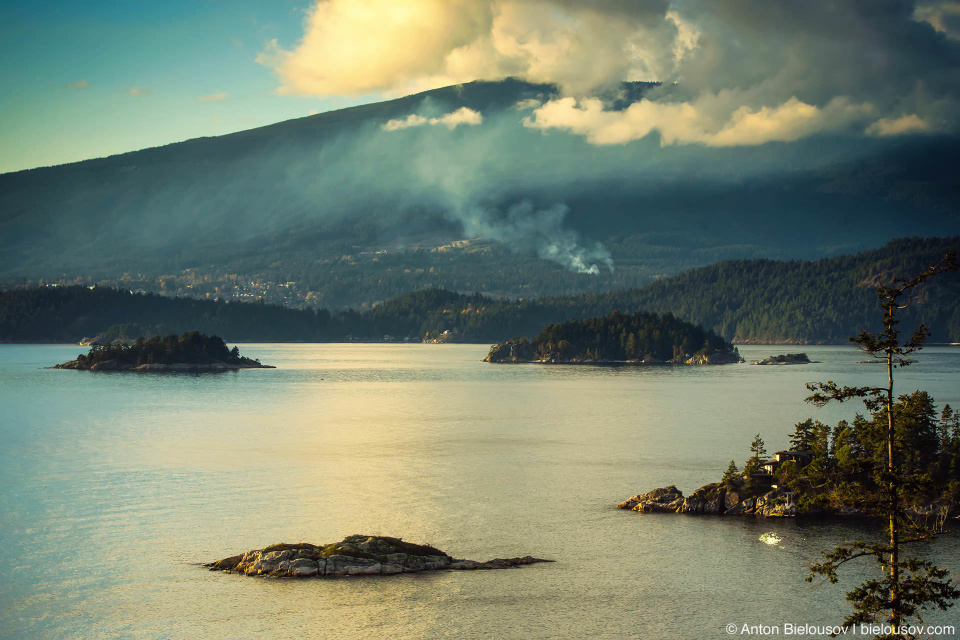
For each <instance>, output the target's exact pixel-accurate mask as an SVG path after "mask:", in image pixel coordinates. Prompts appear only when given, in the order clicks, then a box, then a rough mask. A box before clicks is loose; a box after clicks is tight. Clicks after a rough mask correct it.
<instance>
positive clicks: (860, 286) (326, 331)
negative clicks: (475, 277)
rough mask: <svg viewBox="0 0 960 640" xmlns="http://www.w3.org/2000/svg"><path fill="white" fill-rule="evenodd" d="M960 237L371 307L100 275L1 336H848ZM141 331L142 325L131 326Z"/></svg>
mask: <svg viewBox="0 0 960 640" xmlns="http://www.w3.org/2000/svg"><path fill="white" fill-rule="evenodd" d="M948 251H960V238H958V237H954V238H948V239H941V238H933V239H920V238H910V239H902V240H896V241H893V242H890V243H889V244H887V245H886V246H885V247H883V248H881V249H877V250H873V251H868V252H863V253H860V254H857V255H855V256H840V257H836V258H827V259H824V260H817V261H813V262H800V261H792V262H778V261H772V260H734V261H727V262H720V263H717V264H714V265H711V266H708V267H703V268H699V269H694V270H691V271H688V272H686V273H683V274H681V275H678V276H675V277H671V278H665V279H663V280H661V281H659V282H657V283H654V284H652V285H649V286H647V287H643V288H640V289H628V290H624V291H615V292H610V293H600V294H582V295H571V296H560V297H552V298H540V299H538V300H519V301H512V300H498V299H492V298H488V297H486V296H482V295H479V294H474V295H464V294H459V293H455V292H451V291H444V290H439V289H427V290H423V291H417V292H414V293H411V294H407V295H404V296H400V297H398V298H394V299H391V300H388V301H386V302H383V303H381V304H379V305H377V306H376V307H374V308H373V309H372V310H370V311H364V312H360V311H349V310H348V311H341V312H336V313H330V312H329V311H326V310H319V311H314V310H294V309H289V308H286V307H281V306H275V305H269V304H257V303H227V302H221V301H216V300H195V299H187V298H167V297H161V296H158V295H152V294H131V293H128V292H126V291H118V290H114V289H106V288H100V287H96V288H93V289H88V288H86V287H62V288H61V287H56V288H54V287H47V288H40V289H29V290H12V291H7V292H5V293H3V294H2V295H0V341H5V342H76V341H77V340H79V339H80V338H82V337H87V336H90V337H92V336H96V335H98V334H101V333H103V332H105V331H107V330H108V328H110V327H112V326H113V325H140V327H143V328H147V329H149V331H148V332H149V333H155V334H166V333H182V332H184V331H192V330H199V331H202V332H204V333H210V334H217V335H221V336H224V337H225V338H226V339H228V340H230V341H233V342H330V341H341V340H345V339H347V338H348V337H352V338H353V339H364V340H380V339H383V338H384V337H385V336H391V337H393V338H394V339H404V338H409V339H411V340H419V339H422V338H436V337H437V336H438V335H439V334H441V333H442V332H444V331H450V332H452V333H454V334H455V337H454V339H455V340H456V341H460V342H486V343H493V342H499V341H501V340H503V339H505V338H507V337H509V336H516V335H525V336H533V335H536V334H537V333H538V332H539V331H540V330H541V329H542V328H543V327H544V326H546V325H548V324H551V323H557V322H563V321H566V320H573V319H584V318H593V317H598V316H605V315H607V314H609V313H611V312H612V311H615V310H619V311H622V312H624V313H628V314H631V313H634V312H635V311H638V310H639V311H645V312H653V313H658V314H665V313H672V314H673V315H674V316H676V317H677V318H681V319H683V320H685V321H688V322H691V323H693V324H696V325H701V326H702V327H704V328H706V329H709V330H712V331H714V332H716V333H717V334H718V335H719V336H721V337H723V338H724V339H726V340H730V341H733V342H740V343H744V342H761V343H770V342H773V343H777V342H788V343H846V342H847V336H850V335H854V334H857V333H858V332H859V331H861V330H863V329H868V330H876V329H877V328H878V327H877V326H876V323H877V320H876V309H877V297H876V289H875V287H876V284H877V283H878V282H889V281H890V280H892V279H893V278H894V277H896V276H898V275H900V274H909V273H917V272H919V271H921V270H922V269H923V268H925V267H926V266H927V265H929V264H932V263H934V262H936V261H937V260H939V259H940V258H941V257H942V256H943V255H944V254H945V253H947V252H948ZM903 321H904V322H907V323H910V324H917V323H919V322H924V323H925V324H926V325H927V327H928V328H929V329H930V330H931V334H932V336H931V339H932V340H933V341H935V342H960V277H957V276H956V275H951V276H948V277H944V278H942V279H939V280H938V281H936V282H930V283H927V284H925V285H924V288H923V289H920V290H919V292H918V299H917V301H916V302H915V303H914V304H913V305H912V306H911V307H910V308H909V309H907V310H905V312H904V315H903ZM130 337H134V336H130Z"/></svg>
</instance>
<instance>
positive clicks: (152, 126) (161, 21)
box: [0, 0, 377, 172]
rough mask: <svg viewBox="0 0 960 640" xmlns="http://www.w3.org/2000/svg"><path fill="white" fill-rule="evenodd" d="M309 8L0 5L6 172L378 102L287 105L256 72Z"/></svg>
mask: <svg viewBox="0 0 960 640" xmlns="http://www.w3.org/2000/svg"><path fill="white" fill-rule="evenodd" d="M309 7H310V3H309V2H288V1H284V0H279V1H276V0H275V1H272V2H271V1H267V0H222V1H210V0H165V1H164V2H155V1H153V0H114V1H110V2H104V1H102V0H87V1H79V0H52V1H51V2H43V3H40V2H33V1H24V0H4V2H3V3H0V60H2V61H3V64H2V66H0V114H2V116H0V172H8V171H16V170H19V169H26V168H32V167H38V166H48V165H54V164H62V163H65V162H72V161H76V160H83V159H87V158H96V157H102V156H107V155H111V154H115V153H122V152H125V151H133V150H137V149H142V148H146V147H153V146H158V145H163V144H169V143H171V142H178V141H181V140H187V139H190V138H196V137H200V136H215V135H221V134H224V133H230V132H233V131H240V130H244V129H250V128H253V127H257V126H262V125H266V124H271V123H274V122H279V121H282V120H288V119H290V118H298V117H303V116H306V115H309V114H310V113H314V112H322V111H327V110H330V109H336V108H341V107H345V106H351V105H354V104H360V103H364V102H369V101H371V100H374V99H377V97H376V96H374V97H368V96H363V95H356V96H350V97H341V96H329V97H316V96H281V95H278V94H277V92H276V89H277V87H278V82H277V79H276V74H275V72H274V71H273V70H272V69H270V68H268V67H265V66H264V65H262V64H259V63H257V62H256V57H257V55H258V53H259V52H260V51H261V50H263V48H264V47H265V46H266V45H267V43H269V42H271V41H273V40H276V41H277V42H280V43H285V44H287V45H288V46H292V45H293V44H294V43H295V42H296V40H297V39H298V38H300V37H301V36H302V35H303V20H304V15H305V11H306V10H307V9H308V8H309Z"/></svg>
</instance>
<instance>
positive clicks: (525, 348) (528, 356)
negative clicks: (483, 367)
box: [483, 338, 537, 362]
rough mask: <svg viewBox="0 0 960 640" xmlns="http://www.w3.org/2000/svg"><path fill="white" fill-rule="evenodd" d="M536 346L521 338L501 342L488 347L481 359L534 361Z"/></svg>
mask: <svg viewBox="0 0 960 640" xmlns="http://www.w3.org/2000/svg"><path fill="white" fill-rule="evenodd" d="M536 359H537V347H536V345H535V344H533V343H532V342H530V341H529V340H527V339H526V338H522V339H520V340H517V339H513V340H507V341H506V342H501V343H499V344H495V345H493V346H492V347H490V353H488V354H487V357H486V358H484V359H483V361H484V362H535V361H536Z"/></svg>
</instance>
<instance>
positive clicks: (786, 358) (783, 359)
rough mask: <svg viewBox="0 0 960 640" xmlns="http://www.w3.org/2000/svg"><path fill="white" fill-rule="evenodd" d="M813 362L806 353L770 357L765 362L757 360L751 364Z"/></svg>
mask: <svg viewBox="0 0 960 640" xmlns="http://www.w3.org/2000/svg"><path fill="white" fill-rule="evenodd" d="M811 363H813V360H811V359H810V358H809V357H808V356H807V354H805V353H782V354H780V355H779V356H770V357H769V358H764V359H763V360H757V361H756V362H751V363H750V364H761V365H774V366H776V365H789V364H811Z"/></svg>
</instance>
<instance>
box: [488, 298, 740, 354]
mask: <svg viewBox="0 0 960 640" xmlns="http://www.w3.org/2000/svg"><path fill="white" fill-rule="evenodd" d="M484 362H540V363H551V364H597V363H615V362H622V363H633V364H665V363H666V364H727V363H732V362H743V359H742V358H741V357H740V354H739V353H738V352H737V349H736V347H734V346H733V345H732V344H730V343H729V342H727V341H726V340H724V339H723V338H721V337H720V336H718V335H717V334H715V333H714V332H713V331H709V330H706V329H704V328H703V327H700V326H698V325H693V324H690V323H689V322H684V321H683V320H680V319H678V318H676V317H674V316H673V314H670V313H665V314H663V315H658V314H655V313H644V312H637V313H634V314H632V315H628V314H624V313H621V312H620V311H614V312H613V313H611V314H610V315H607V316H603V317H599V318H587V319H584V320H570V321H567V322H561V323H558V324H551V325H548V326H547V327H546V328H545V329H544V330H543V331H541V332H540V333H539V334H538V335H537V336H536V337H535V338H534V339H533V340H529V339H527V338H511V339H510V340H507V341H506V342H501V343H499V344H496V345H494V346H493V347H491V349H490V353H489V354H488V355H487V357H486V358H484Z"/></svg>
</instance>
